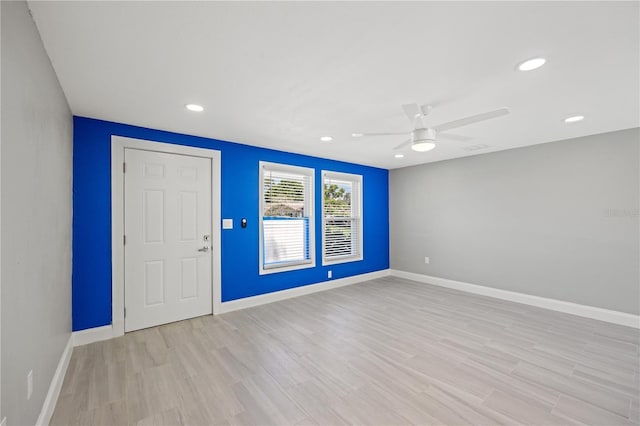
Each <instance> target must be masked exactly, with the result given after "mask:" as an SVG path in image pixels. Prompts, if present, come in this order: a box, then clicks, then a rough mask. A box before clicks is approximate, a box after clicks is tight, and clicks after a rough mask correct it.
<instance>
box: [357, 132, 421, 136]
mask: <svg viewBox="0 0 640 426" xmlns="http://www.w3.org/2000/svg"><path fill="white" fill-rule="evenodd" d="M410 133H411V132H402V133H355V134H356V135H360V136H399V135H408V134H410ZM360 136H357V137H360Z"/></svg>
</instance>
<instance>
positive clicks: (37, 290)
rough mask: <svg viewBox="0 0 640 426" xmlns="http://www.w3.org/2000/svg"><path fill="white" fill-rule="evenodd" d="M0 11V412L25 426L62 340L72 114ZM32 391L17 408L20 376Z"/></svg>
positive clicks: (27, 34)
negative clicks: (31, 383) (29, 378)
mask: <svg viewBox="0 0 640 426" xmlns="http://www.w3.org/2000/svg"><path fill="white" fill-rule="evenodd" d="M0 7H1V8H2V13H1V15H2V82H1V83H2V147H1V149H2V154H1V156H0V157H1V164H0V166H1V175H2V177H1V185H2V188H1V191H2V213H1V221H2V222H1V224H0V225H1V226H2V236H1V241H0V242H1V244H2V253H1V256H2V259H1V262H2V272H1V282H2V309H1V315H2V321H1V328H2V333H1V338H2V358H1V359H2V368H1V371H2V413H1V414H0V418H1V417H4V416H6V417H7V421H8V424H9V425H28V424H34V423H35V422H36V420H37V418H38V416H39V414H40V411H41V409H42V404H43V402H44V398H45V396H46V394H47V391H48V389H49V385H50V383H51V379H52V377H53V374H54V372H55V369H56V367H57V365H58V362H59V360H60V357H61V355H62V352H63V350H64V348H65V345H66V344H67V342H68V341H69V338H70V336H71V166H72V164H71V147H72V116H71V112H70V110H69V107H68V105H67V102H66V99H65V97H64V94H63V93H62V89H61V88H60V85H59V83H58V80H57V78H56V75H55V73H54V71H53V68H52V66H51V63H50V61H49V57H48V56H47V54H46V52H45V50H44V47H43V45H42V42H41V40H40V35H39V34H38V31H37V29H36V26H35V24H34V23H33V20H32V19H31V16H30V15H29V12H28V9H27V5H26V3H25V2H5V1H3V2H1V3H0ZM29 370H33V381H34V391H33V396H32V397H31V400H29V401H27V398H26V396H27V390H26V384H27V373H28V372H29Z"/></svg>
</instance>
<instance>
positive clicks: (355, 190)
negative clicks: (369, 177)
mask: <svg viewBox="0 0 640 426" xmlns="http://www.w3.org/2000/svg"><path fill="white" fill-rule="evenodd" d="M326 179H337V180H344V181H349V182H351V184H352V191H351V206H352V207H351V208H352V212H353V213H354V214H353V216H352V217H351V219H357V223H358V230H357V232H358V240H357V244H358V245H359V247H360V251H359V253H358V254H357V255H346V256H340V257H333V258H330V259H327V258H326V253H325V251H326V250H325V249H326V247H325V244H326V241H327V240H326V237H325V236H326V220H325V218H324V183H325V180H326ZM362 181H363V179H362V175H356V174H351V173H340V172H332V171H328V170H323V171H322V187H321V196H320V197H321V199H322V207H321V209H320V214H321V215H322V266H327V265H335V264H338V263H347V262H357V261H360V260H363V259H364V244H363V237H362V229H363V227H362V222H363V216H364V212H363V209H362V194H363V191H362Z"/></svg>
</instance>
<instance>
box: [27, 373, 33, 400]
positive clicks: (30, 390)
mask: <svg viewBox="0 0 640 426" xmlns="http://www.w3.org/2000/svg"><path fill="white" fill-rule="evenodd" d="M32 393H33V370H30V371H29V374H27V399H31V394H32Z"/></svg>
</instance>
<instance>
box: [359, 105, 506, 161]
mask: <svg viewBox="0 0 640 426" xmlns="http://www.w3.org/2000/svg"><path fill="white" fill-rule="evenodd" d="M402 109H403V111H404V113H405V115H406V116H407V118H408V119H409V120H410V121H411V122H412V123H413V130H412V131H411V132H402V133H352V134H351V136H353V137H362V136H395V135H407V134H409V135H411V139H409V140H407V141H405V142H403V143H401V144H400V145H398V146H396V147H395V148H394V149H404V148H406V147H407V146H409V145H411V149H412V150H414V151H418V152H426V151H431V150H432V149H433V148H435V147H436V144H435V142H436V134H439V135H440V138H444V139H450V140H454V141H456V140H457V141H462V142H463V141H466V140H469V139H470V138H468V137H466V136H460V135H456V134H449V133H441V132H446V131H447V130H449V129H455V128H457V127H463V126H468V125H469V124H473V123H479V122H481V121H485V120H491V119H493V118H497V117H502V116H504V115H507V114H509V108H498V109H496V110H493V111H489V112H484V113H482V114H476V115H471V116H469V117H464V118H460V119H458V120H453V121H449V122H447V123H442V124H438V125H437V126H431V127H429V126H427V125H426V124H425V119H426V117H427V116H428V115H429V113H430V112H431V109H432V107H431V106H430V105H422V106H420V105H418V104H406V105H402Z"/></svg>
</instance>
